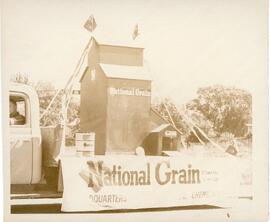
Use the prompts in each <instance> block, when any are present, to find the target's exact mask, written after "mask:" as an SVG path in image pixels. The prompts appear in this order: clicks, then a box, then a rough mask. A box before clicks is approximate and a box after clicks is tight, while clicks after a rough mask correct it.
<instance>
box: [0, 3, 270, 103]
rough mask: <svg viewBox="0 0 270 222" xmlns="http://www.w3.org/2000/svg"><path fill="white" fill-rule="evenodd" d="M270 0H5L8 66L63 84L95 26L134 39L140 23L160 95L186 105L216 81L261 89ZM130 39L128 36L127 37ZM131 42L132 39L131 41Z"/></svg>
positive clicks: (107, 35) (9, 70)
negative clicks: (88, 25) (89, 25)
mask: <svg viewBox="0 0 270 222" xmlns="http://www.w3.org/2000/svg"><path fill="white" fill-rule="evenodd" d="M265 3H266V1H261V0H257V1H254V0H226V1H225V0H196V1H195V0H171V1H165V0H163V1H161V0H136V1H131V0H114V1H109V0H98V1H97V0H79V1H78V0H58V1H55V0H43V1H37V0H20V1H19V0H4V1H3V8H2V10H3V19H2V28H3V29H2V30H3V35H2V37H3V38H2V45H3V50H2V52H3V73H4V74H5V75H12V74H16V73H24V74H27V75H28V76H29V78H30V80H31V81H33V82H37V81H39V80H43V81H51V82H53V84H54V85H55V86H56V87H57V88H61V87H63V86H64V85H65V83H66V81H67V80H68V78H69V76H70V75H71V74H72V73H73V70H74V68H75V66H76V63H77V61H78V59H79V57H80V55H81V53H82V50H83V49H84V47H85V45H86V43H87V41H88V39H89V37H90V33H89V32H88V31H87V30H85V29H84V28H83V24H84V22H85V21H86V20H87V18H88V17H89V15H91V14H93V15H94V17H95V19H96V22H97V28H96V30H95V32H94V33H93V35H94V36H95V35H97V36H96V38H97V40H98V36H100V37H102V38H104V39H108V40H115V41H117V42H119V43H121V42H122V39H128V40H129V41H130V40H131V35H132V31H133V28H134V26H135V24H137V23H138V25H139V33H140V35H139V38H138V40H135V41H140V44H141V45H142V46H143V47H144V48H145V50H144V59H145V64H146V65H147V67H148V68H149V70H150V74H151V76H152V79H153V82H152V91H153V97H154V98H164V97H169V98H171V99H172V100H173V101H174V102H175V103H176V104H182V103H185V102H186V101H188V100H190V99H192V98H194V97H195V96H196V91H197V89H198V88H199V87H203V86H210V85H214V84H219V85H224V86H235V87H238V88H242V89H246V90H249V91H250V92H251V93H252V92H253V90H254V84H253V81H252V80H254V78H256V76H257V75H261V73H263V72H262V71H263V70H262V67H263V65H262V64H263V63H265V61H264V58H265V53H266V51H265V50H266V48H265V42H266V38H267V35H266V21H265V15H266V14H265V13H266V8H267V7H266V5H265ZM124 41H125V40H124ZM124 41H123V42H124ZM131 41H132V40H131Z"/></svg>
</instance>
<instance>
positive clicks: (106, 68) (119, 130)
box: [80, 37, 151, 155]
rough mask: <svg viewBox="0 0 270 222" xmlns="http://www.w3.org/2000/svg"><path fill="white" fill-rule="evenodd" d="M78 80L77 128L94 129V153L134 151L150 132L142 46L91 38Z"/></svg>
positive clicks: (147, 92) (92, 130)
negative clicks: (85, 64)
mask: <svg viewBox="0 0 270 222" xmlns="http://www.w3.org/2000/svg"><path fill="white" fill-rule="evenodd" d="M80 82H81V105H80V107H81V111H80V128H81V132H86V133H87V132H95V154H98V155H99V154H100V155H103V154H110V153H134V151H135V149H136V148H137V147H138V146H140V145H141V144H142V142H143V140H144V138H145V137H146V136H147V135H148V134H149V131H150V128H149V127H150V121H149V120H150V110H151V80H150V78H149V75H148V72H147V69H146V68H145V67H144V64H143V48H141V47H134V46H123V45H121V46H120V45H112V44H106V43H102V42H101V43H99V42H98V41H97V40H96V39H95V38H94V37H92V39H91V46H90V51H89V55H88V66H87V68H86V70H85V72H84V74H83V76H82V78H81V81H80Z"/></svg>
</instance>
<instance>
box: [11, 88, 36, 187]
mask: <svg viewBox="0 0 270 222" xmlns="http://www.w3.org/2000/svg"><path fill="white" fill-rule="evenodd" d="M9 109H10V110H9V125H10V127H9V130H10V170H11V172H10V176H11V184H30V183H31V180H32V173H33V172H32V171H33V141H32V131H31V121H30V102H29V98H28V96H27V95H25V94H23V93H15V92H14V93H11V94H10V97H9Z"/></svg>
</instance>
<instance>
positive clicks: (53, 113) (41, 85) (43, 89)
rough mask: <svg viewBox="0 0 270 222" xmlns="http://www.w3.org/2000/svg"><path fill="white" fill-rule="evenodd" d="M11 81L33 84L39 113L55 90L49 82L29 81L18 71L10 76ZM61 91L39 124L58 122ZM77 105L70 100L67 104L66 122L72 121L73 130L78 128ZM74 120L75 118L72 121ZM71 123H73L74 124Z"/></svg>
mask: <svg viewBox="0 0 270 222" xmlns="http://www.w3.org/2000/svg"><path fill="white" fill-rule="evenodd" d="M11 81H12V82H17V83H21V84H26V85H31V86H33V87H34V88H35V89H36V91H37V94H38V97H39V105H40V115H41V114H42V113H43V112H44V111H45V110H46V108H47V107H48V105H49V103H50V102H51V100H52V98H53V97H54V95H55V93H56V92H57V90H56V89H55V87H54V86H53V84H52V83H51V82H44V81H39V82H37V83H36V84H35V83H33V82H31V81H30V80H29V78H28V76H27V75H25V74H21V73H18V74H16V75H13V76H12V77H11ZM63 93H64V92H63V91H60V93H59V95H58V96H57V98H56V100H55V102H54V104H53V106H52V107H51V109H50V110H49V112H48V113H47V114H46V115H45V116H44V117H43V118H42V119H41V120H40V125H41V126H55V125H57V124H59V123H60V114H61V109H62V108H61V107H62V104H61V102H62V101H61V98H62V96H63ZM78 118H79V105H78V104H76V103H75V102H73V101H72V100H71V102H70V104H69V109H68V114H67V120H68V121H67V124H69V123H71V122H73V123H74V124H75V125H76V124H77V125H76V126H72V127H73V128H75V129H74V130H75V131H78V129H79V121H78ZM74 120H76V121H75V122H74ZM74 124H73V125H74Z"/></svg>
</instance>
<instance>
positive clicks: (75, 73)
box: [39, 38, 91, 120]
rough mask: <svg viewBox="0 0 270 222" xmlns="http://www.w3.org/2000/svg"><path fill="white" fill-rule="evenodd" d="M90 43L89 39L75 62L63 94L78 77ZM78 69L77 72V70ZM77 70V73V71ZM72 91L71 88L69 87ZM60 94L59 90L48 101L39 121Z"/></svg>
mask: <svg viewBox="0 0 270 222" xmlns="http://www.w3.org/2000/svg"><path fill="white" fill-rule="evenodd" d="M90 42H91V38H90V40H89V42H88V43H87V45H86V47H85V48H84V50H83V52H82V54H81V56H80V59H79V61H78V62H77V65H76V67H75V69H74V71H73V74H72V75H71V76H70V78H69V79H68V81H67V83H66V85H65V87H64V92H66V90H67V88H68V87H69V85H70V83H71V82H72V85H73V83H74V79H75V77H76V76H77V75H78V73H79V71H80V67H81V61H82V60H84V59H85V53H86V52H87V49H88V48H89V45H90ZM78 69H79V70H78ZM77 70H78V71H77ZM71 88H72V89H73V87H71ZM60 92H61V89H58V90H57V92H56V94H55V95H54V97H53V98H52V100H51V101H50V103H49V105H48V106H47V108H46V110H45V111H44V112H43V113H42V114H41V116H40V118H39V119H40V120H41V119H42V118H43V117H44V116H45V115H46V114H47V113H48V111H49V110H50V108H51V107H52V104H53V103H54V101H55V99H56V98H57V96H58V95H59V93H60Z"/></svg>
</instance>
